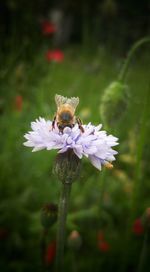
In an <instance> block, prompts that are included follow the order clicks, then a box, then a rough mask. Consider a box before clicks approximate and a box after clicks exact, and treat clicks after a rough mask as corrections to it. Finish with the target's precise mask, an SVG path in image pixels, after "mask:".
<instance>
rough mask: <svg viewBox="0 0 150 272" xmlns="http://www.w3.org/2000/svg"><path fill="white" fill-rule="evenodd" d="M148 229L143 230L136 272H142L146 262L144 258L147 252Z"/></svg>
mask: <svg viewBox="0 0 150 272" xmlns="http://www.w3.org/2000/svg"><path fill="white" fill-rule="evenodd" d="M147 249H148V230H146V232H145V236H144V240H143V246H142V250H141V254H140V258H139V264H138V268H137V272H143V271H145V269H144V268H145V264H146V259H147V257H148V256H147V253H148V250H147Z"/></svg>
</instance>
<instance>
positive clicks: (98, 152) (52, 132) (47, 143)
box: [24, 117, 118, 170]
mask: <svg viewBox="0 0 150 272" xmlns="http://www.w3.org/2000/svg"><path fill="white" fill-rule="evenodd" d="M82 127H83V129H84V132H81V130H80V129H79V126H78V124H76V125H75V126H74V127H73V128H69V127H65V128H64V130H63V132H60V131H59V129H58V127H57V125H55V128H52V122H51V121H46V120H45V119H44V118H41V117H40V118H39V119H37V120H36V121H35V122H32V123H31V128H32V131H29V132H28V133H27V134H25V135H24V137H25V139H26V140H27V141H26V142H25V143H24V145H25V146H28V147H32V148H33V150H32V151H33V152H34V151H39V150H42V149H47V150H51V149H57V150H58V153H64V152H66V151H67V150H68V149H72V150H73V151H74V153H75V154H76V155H77V156H78V158H79V159H81V158H82V157H83V156H85V157H87V158H88V159H89V160H90V161H91V163H92V164H93V165H94V166H95V167H96V168H98V169H99V170H101V166H102V165H106V166H108V167H111V166H112V165H111V162H112V161H114V160H115V157H114V155H116V154H117V153H118V152H117V151H115V150H113V149H112V147H114V146H116V145H118V142H117V141H118V138H116V137H114V136H112V135H107V133H106V131H104V130H101V128H102V125H98V126H94V125H92V124H91V123H89V124H88V125H82Z"/></svg>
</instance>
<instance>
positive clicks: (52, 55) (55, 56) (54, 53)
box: [45, 49, 64, 62]
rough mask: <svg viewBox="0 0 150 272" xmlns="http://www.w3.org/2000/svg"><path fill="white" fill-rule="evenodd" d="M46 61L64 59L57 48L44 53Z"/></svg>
mask: <svg viewBox="0 0 150 272" xmlns="http://www.w3.org/2000/svg"><path fill="white" fill-rule="evenodd" d="M45 57H46V59H47V61H48V62H50V61H55V62H62V61H63V60H64V53H63V52H62V51H61V50H59V49H57V50H48V51H47V52H46V55H45Z"/></svg>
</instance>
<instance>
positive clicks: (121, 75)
mask: <svg viewBox="0 0 150 272" xmlns="http://www.w3.org/2000/svg"><path fill="white" fill-rule="evenodd" d="M147 42H150V37H145V38H143V39H141V40H139V41H137V42H136V43H135V44H133V46H132V47H131V49H130V50H129V52H128V55H127V58H126V60H125V62H124V65H123V66H122V69H121V71H120V73H119V77H118V80H119V81H122V82H123V81H124V80H125V76H126V73H127V70H128V66H129V64H130V61H131V58H132V56H133V55H134V53H135V51H136V50H137V49H138V48H139V47H140V46H141V45H143V44H144V43H147Z"/></svg>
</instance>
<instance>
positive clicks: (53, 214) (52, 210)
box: [41, 203, 58, 229]
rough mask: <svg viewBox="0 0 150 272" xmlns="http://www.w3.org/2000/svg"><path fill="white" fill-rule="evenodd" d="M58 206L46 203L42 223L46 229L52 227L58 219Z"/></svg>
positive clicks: (42, 213) (42, 212) (42, 211)
mask: <svg viewBox="0 0 150 272" xmlns="http://www.w3.org/2000/svg"><path fill="white" fill-rule="evenodd" d="M57 214H58V207H57V205H55V204H52V203H50V204H46V205H44V207H43V208H42V210H41V224H42V226H43V227H44V228H45V229H48V228H50V227H51V226H52V225H53V224H54V223H55V222H56V221H57Z"/></svg>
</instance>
